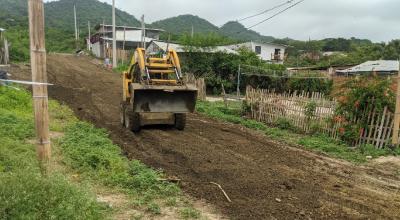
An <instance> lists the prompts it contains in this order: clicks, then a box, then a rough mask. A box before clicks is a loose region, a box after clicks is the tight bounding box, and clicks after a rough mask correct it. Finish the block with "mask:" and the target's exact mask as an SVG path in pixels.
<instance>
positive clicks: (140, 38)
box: [100, 37, 153, 43]
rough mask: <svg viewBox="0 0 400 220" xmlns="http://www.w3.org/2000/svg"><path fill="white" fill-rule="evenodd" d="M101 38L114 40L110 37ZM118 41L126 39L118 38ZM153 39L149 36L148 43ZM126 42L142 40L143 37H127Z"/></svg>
mask: <svg viewBox="0 0 400 220" xmlns="http://www.w3.org/2000/svg"><path fill="white" fill-rule="evenodd" d="M100 38H101V39H104V40H106V41H113V39H112V38H110V37H100ZM116 40H117V41H124V38H117V39H116ZM152 40H153V38H148V37H146V39H145V41H146V43H150V42H151V41H152ZM125 42H142V37H137V38H125Z"/></svg>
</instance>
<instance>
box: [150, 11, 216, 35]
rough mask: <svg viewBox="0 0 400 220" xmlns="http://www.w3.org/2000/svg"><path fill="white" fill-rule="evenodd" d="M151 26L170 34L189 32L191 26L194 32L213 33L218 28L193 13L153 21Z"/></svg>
mask: <svg viewBox="0 0 400 220" xmlns="http://www.w3.org/2000/svg"><path fill="white" fill-rule="evenodd" d="M150 26H151V27H155V28H162V29H164V30H166V31H168V32H171V33H172V34H177V35H180V34H184V33H191V31H192V26H193V30H194V33H202V34H204V33H215V32H218V31H219V29H218V27H217V26H215V25H213V24H212V23H210V22H209V21H207V20H206V19H203V18H200V17H198V16H195V15H179V16H177V17H172V18H167V19H164V20H160V21H156V22H153V23H152V24H151V25H150Z"/></svg>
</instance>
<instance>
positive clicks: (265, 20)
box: [237, 0, 305, 34]
mask: <svg viewBox="0 0 400 220" xmlns="http://www.w3.org/2000/svg"><path fill="white" fill-rule="evenodd" d="M304 1H305V0H301V1H299V2H296V3H295V4H293V5H291V6H289V7H287V8H285V9H283V10H281V11H279V12H278V13H276V14H274V15H272V16H270V17H268V18H266V19H264V20H262V21H260V22H258V23H257V24H254V25H252V26H250V27H247V28H246V31H247V30H250V29H252V28H254V27H256V26H258V25H260V24H262V23H265V22H267V21H269V20H271V19H272V18H274V17H276V16H278V15H280V14H282V13H284V12H285V11H287V10H289V9H291V8H293V7H295V6H296V5H299V4H300V3H302V2H304ZM242 32H244V31H239V32H237V34H240V33H242Z"/></svg>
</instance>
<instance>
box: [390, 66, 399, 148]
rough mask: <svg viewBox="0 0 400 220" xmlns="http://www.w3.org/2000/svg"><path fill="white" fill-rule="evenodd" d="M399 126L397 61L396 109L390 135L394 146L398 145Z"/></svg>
mask: <svg viewBox="0 0 400 220" xmlns="http://www.w3.org/2000/svg"><path fill="white" fill-rule="evenodd" d="M399 126H400V62H399V75H398V77H397V93H396V110H395V115H394V128H393V137H392V145H393V146H395V147H397V146H398V145H399Z"/></svg>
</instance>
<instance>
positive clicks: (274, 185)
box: [13, 55, 400, 219]
mask: <svg viewBox="0 0 400 220" xmlns="http://www.w3.org/2000/svg"><path fill="white" fill-rule="evenodd" d="M13 74H14V77H16V78H18V79H29V78H30V72H29V67H26V66H22V65H20V66H13ZM48 74H49V81H50V82H51V83H54V84H55V85H54V86H52V87H50V90H49V92H50V95H51V97H52V98H55V99H57V100H59V101H61V102H64V103H66V104H68V105H69V106H70V107H71V108H72V109H73V110H74V111H75V113H76V114H77V115H78V116H79V117H80V118H81V119H83V120H87V121H89V122H92V123H94V124H95V125H96V126H98V127H103V128H106V129H107V130H108V131H109V133H110V135H111V138H112V139H113V141H114V142H115V143H116V144H118V145H119V146H121V147H122V148H123V149H124V151H125V152H126V155H127V156H128V157H129V158H132V159H138V160H141V161H143V162H144V163H145V164H147V165H150V166H152V167H154V168H159V169H162V170H164V171H165V172H166V174H168V175H171V176H177V177H178V178H180V179H181V183H180V184H181V185H182V188H183V189H184V190H185V191H186V192H187V193H189V194H190V195H193V196H194V197H196V198H199V199H206V200H207V201H208V202H210V203H212V204H214V205H216V206H217V207H218V208H220V209H221V210H222V212H223V213H224V214H226V215H227V216H229V217H230V218H231V219H309V218H312V219H398V218H399V216H400V211H399V210H400V193H399V189H400V187H399V186H400V176H399V175H398V174H396V173H393V172H388V171H387V170H386V169H383V168H386V167H387V165H385V164H380V165H373V164H368V165H363V166H356V165H353V164H350V163H348V162H344V161H339V160H335V159H330V158H327V157H325V156H322V155H319V154H315V153H312V152H309V151H306V150H303V149H300V148H296V147H292V146H288V145H287V144H282V143H279V142H277V141H274V140H271V139H269V138H268V137H267V136H265V135H264V134H261V133H258V132H256V131H253V130H249V129H246V128H244V127H242V126H239V125H234V124H229V123H224V122H221V121H216V120H214V119H209V118H207V117H205V116H202V115H199V114H192V115H190V116H189V118H188V126H187V129H186V130H185V131H183V132H182V131H177V130H175V129H172V128H169V127H149V128H146V129H143V130H142V132H141V133H139V134H134V133H132V132H130V131H127V130H124V129H122V128H121V126H120V124H119V102H120V97H121V94H120V93H121V90H122V89H121V85H120V84H121V80H120V76H119V74H117V73H113V72H109V71H107V70H104V69H103V68H102V67H101V66H100V65H98V64H96V62H95V60H92V59H91V58H88V57H75V56H72V55H50V56H49V57H48ZM385 166H386V167H385ZM210 182H215V183H218V184H220V185H221V186H222V188H223V189H224V190H225V191H226V193H227V195H228V196H229V197H230V199H231V200H232V202H228V201H227V199H226V198H225V197H224V195H223V194H222V192H221V190H220V189H219V188H218V187H217V186H215V185H213V184H210Z"/></svg>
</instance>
